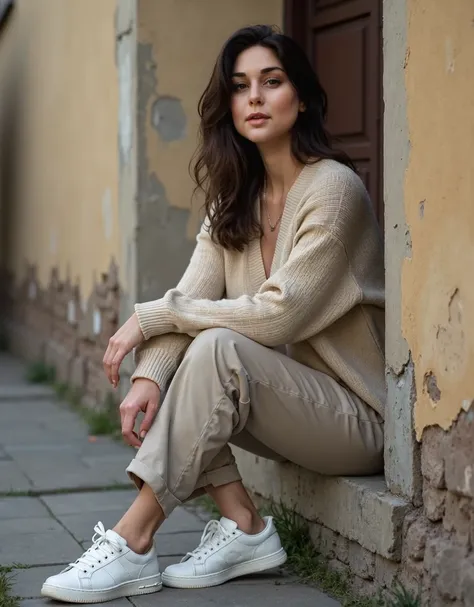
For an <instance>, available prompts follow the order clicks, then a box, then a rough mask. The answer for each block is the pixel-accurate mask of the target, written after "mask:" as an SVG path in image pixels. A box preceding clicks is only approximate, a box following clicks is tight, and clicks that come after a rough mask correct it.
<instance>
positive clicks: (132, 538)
mask: <svg viewBox="0 0 474 607" xmlns="http://www.w3.org/2000/svg"><path fill="white" fill-rule="evenodd" d="M113 531H115V533H118V534H119V535H120V537H123V539H124V540H125V541H126V542H127V546H128V547H129V548H130V550H133V552H136V553H137V554H146V553H147V552H148V551H149V550H150V548H151V547H152V546H153V538H150V537H149V535H139V534H137V533H136V532H133V531H131V530H130V529H127V528H126V527H125V526H122V525H121V524H120V523H118V524H117V525H115V527H114V528H113Z"/></svg>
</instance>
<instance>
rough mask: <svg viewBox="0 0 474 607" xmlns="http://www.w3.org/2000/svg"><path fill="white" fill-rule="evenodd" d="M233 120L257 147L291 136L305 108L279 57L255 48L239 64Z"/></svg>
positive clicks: (242, 133)
mask: <svg viewBox="0 0 474 607" xmlns="http://www.w3.org/2000/svg"><path fill="white" fill-rule="evenodd" d="M232 83H233V89H234V92H233V93H232V102H231V110H232V118H233V121H234V125H235V128H236V129H237V131H238V132H239V133H240V134H241V135H242V136H243V137H245V138H246V139H249V140H250V141H253V142H254V143H256V144H266V143H269V142H275V141H276V140H278V139H286V138H288V137H289V134H290V130H291V128H292V127H293V125H294V123H295V121H296V118H297V117H298V112H299V111H303V110H304V107H303V105H302V104H301V103H300V101H299V99H298V95H297V93H296V90H295V88H294V87H293V85H292V84H291V82H290V80H289V78H288V76H287V75H286V73H285V71H284V70H283V66H282V64H281V63H280V61H279V60H278V59H277V57H276V55H275V54H274V53H273V51H271V50H270V49H269V48H266V47H263V46H252V47H251V48H248V49H247V50H245V51H242V53H240V55H239V56H238V57H237V61H236V62H235V66H234V70H233V76H232Z"/></svg>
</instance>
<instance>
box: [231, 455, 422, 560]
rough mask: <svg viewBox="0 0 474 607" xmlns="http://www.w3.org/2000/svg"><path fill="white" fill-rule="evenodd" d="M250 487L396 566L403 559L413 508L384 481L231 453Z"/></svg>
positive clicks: (378, 478)
mask: <svg viewBox="0 0 474 607" xmlns="http://www.w3.org/2000/svg"><path fill="white" fill-rule="evenodd" d="M232 450H233V452H234V454H235V456H236V459H237V464H238V466H239V470H240V473H241V474H242V477H243V479H244V483H245V485H246V486H247V487H248V488H249V489H250V490H251V491H252V492H254V493H256V494H257V495H260V496H262V497H263V498H265V499H268V500H273V501H274V502H276V503H283V504H285V505H286V506H289V507H291V508H293V509H294V510H296V511H297V512H298V513H299V514H301V515H302V516H303V517H304V518H306V519H307V520H309V521H313V522H317V523H319V524H321V525H324V526H325V527H328V528H329V529H332V530H333V531H335V532H337V533H340V534H341V535H342V536H344V537H346V538H348V539H349V540H352V541H355V542H357V543H359V544H360V545H361V546H363V547H364V548H366V549H367V550H370V551H371V552H374V553H376V554H379V555H381V556H383V557H384V558H386V559H389V560H392V561H399V560H400V558H401V544H402V526H403V520H404V518H405V516H406V514H407V513H408V512H410V511H411V510H412V506H411V504H409V503H408V502H406V501H405V500H403V499H401V498H399V497H397V496H394V495H392V494H391V493H390V492H389V491H388V489H387V486H386V484H385V480H384V478H383V476H370V477H328V476H321V475H318V474H315V473H313V472H309V471H307V470H303V469H302V468H299V467H298V466H295V465H293V464H279V463H277V462H273V461H270V460H266V459H264V458H260V457H257V456H255V455H252V454H251V453H247V452H245V451H242V450H241V449H237V448H236V447H233V448H232Z"/></svg>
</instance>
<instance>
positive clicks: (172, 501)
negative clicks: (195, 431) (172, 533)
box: [126, 458, 182, 518]
mask: <svg viewBox="0 0 474 607" xmlns="http://www.w3.org/2000/svg"><path fill="white" fill-rule="evenodd" d="M126 472H127V474H128V476H129V477H130V478H131V480H132V481H133V482H134V483H135V485H136V486H137V488H138V489H141V488H142V486H143V483H146V484H147V485H148V486H149V487H151V489H152V491H153V493H154V494H155V497H156V500H157V502H158V503H159V504H160V506H161V509H162V510H163V513H164V515H165V516H166V518H168V516H169V515H170V514H171V513H172V512H173V510H174V509H175V508H176V507H177V506H181V504H182V502H181V501H180V500H179V499H177V498H176V497H175V496H174V495H173V494H172V493H171V491H170V490H169V489H168V487H167V486H166V483H165V481H164V480H163V479H162V478H161V476H160V475H159V474H156V472H154V471H153V470H151V469H150V468H149V467H148V466H147V465H146V464H144V463H143V462H142V461H140V460H139V459H136V458H135V459H132V461H131V462H130V464H129V465H128V467H127V469H126Z"/></svg>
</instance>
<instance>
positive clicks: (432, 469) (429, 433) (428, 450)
mask: <svg viewBox="0 0 474 607" xmlns="http://www.w3.org/2000/svg"><path fill="white" fill-rule="evenodd" d="M449 443H450V436H449V433H448V432H445V431H444V430H443V429H442V428H440V427H439V426H430V427H429V428H426V430H425V431H424V432H423V442H422V446H421V472H422V474H423V476H424V478H425V479H426V480H427V481H428V482H429V483H430V485H432V486H433V487H436V488H437V489H444V488H445V487H446V484H445V454H446V452H447V450H448V449H449Z"/></svg>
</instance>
